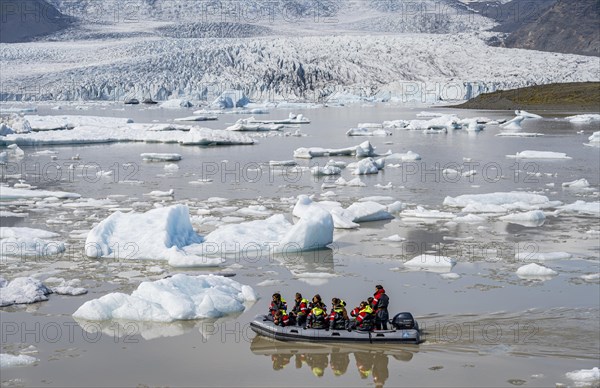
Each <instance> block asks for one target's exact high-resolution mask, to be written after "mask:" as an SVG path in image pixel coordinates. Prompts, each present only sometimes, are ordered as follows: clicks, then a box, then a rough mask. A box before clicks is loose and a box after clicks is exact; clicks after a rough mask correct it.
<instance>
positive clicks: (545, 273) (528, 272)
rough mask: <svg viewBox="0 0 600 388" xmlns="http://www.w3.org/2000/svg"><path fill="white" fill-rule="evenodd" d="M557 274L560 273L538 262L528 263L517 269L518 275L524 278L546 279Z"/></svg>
mask: <svg viewBox="0 0 600 388" xmlns="http://www.w3.org/2000/svg"><path fill="white" fill-rule="evenodd" d="M556 275H558V272H556V271H554V270H552V269H550V268H548V267H544V266H543V265H539V264H536V263H531V264H527V265H524V266H522V267H519V269H517V276H518V277H520V278H523V279H541V280H545V279H548V278H551V277H552V276H556Z"/></svg>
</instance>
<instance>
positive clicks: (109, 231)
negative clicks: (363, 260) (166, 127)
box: [86, 205, 333, 267]
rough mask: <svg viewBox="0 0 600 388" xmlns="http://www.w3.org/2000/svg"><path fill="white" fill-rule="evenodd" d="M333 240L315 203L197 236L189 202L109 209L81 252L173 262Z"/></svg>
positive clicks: (196, 262) (201, 262)
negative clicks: (293, 217) (291, 215)
mask: <svg viewBox="0 0 600 388" xmlns="http://www.w3.org/2000/svg"><path fill="white" fill-rule="evenodd" d="M140 226H143V227H140ZM332 241H333V220H332V218H331V215H330V214H329V212H327V211H326V210H324V209H320V208H311V209H308V210H307V211H306V212H304V213H303V214H302V215H301V218H300V220H299V221H298V222H297V223H296V224H292V223H291V222H289V221H287V220H286V219H285V217H284V216H283V215H282V214H278V215H275V216H272V217H270V218H268V219H266V220H258V221H251V222H245V223H241V224H235V225H225V226H221V227H219V228H218V229H216V230H215V231H213V232H212V233H209V234H208V235H206V236H204V237H202V236H199V235H198V234H196V232H195V231H194V230H193V228H192V225H191V221H190V217H189V210H188V208H187V207H186V206H183V205H176V206H171V207H165V208H159V209H153V210H150V211H148V212H146V213H128V214H124V213H120V212H115V213H113V214H112V215H110V216H109V217H108V218H107V219H105V220H104V221H102V222H101V223H100V224H98V225H97V226H96V227H94V229H92V231H91V232H90V233H89V234H88V237H87V240H86V254H87V255H88V256H90V257H112V256H114V257H118V258H124V259H155V260H169V264H170V265H171V266H175V267H194V266H214V265H220V264H221V262H222V260H221V258H220V256H221V255H223V254H227V253H239V252H242V251H243V252H248V251H264V252H268V253H272V252H283V251H286V252H289V251H306V250H315V249H321V248H324V247H326V246H327V245H329V244H330V243H331V242H332Z"/></svg>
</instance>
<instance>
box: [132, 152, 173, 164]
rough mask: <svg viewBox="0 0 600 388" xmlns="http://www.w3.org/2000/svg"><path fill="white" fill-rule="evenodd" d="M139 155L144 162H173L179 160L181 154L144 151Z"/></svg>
mask: <svg viewBox="0 0 600 388" xmlns="http://www.w3.org/2000/svg"><path fill="white" fill-rule="evenodd" d="M140 156H141V157H142V159H143V160H144V161H146V162H175V161H178V160H181V155H179V154H157V153H144V154H140Z"/></svg>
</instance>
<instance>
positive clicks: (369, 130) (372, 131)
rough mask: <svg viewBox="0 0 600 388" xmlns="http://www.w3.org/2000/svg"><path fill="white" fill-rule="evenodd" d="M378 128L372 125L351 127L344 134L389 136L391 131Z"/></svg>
mask: <svg viewBox="0 0 600 388" xmlns="http://www.w3.org/2000/svg"><path fill="white" fill-rule="evenodd" d="M379 126H380V128H373V127H359V128H351V129H349V130H348V131H347V132H346V136H391V135H392V132H390V131H388V130H385V129H382V128H381V124H380V125H379Z"/></svg>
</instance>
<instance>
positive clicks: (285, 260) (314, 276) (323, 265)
mask: <svg viewBox="0 0 600 388" xmlns="http://www.w3.org/2000/svg"><path fill="white" fill-rule="evenodd" d="M274 258H275V260H278V261H279V262H281V264H283V265H284V266H285V267H286V268H287V269H289V270H290V272H291V273H292V275H293V276H294V277H296V278H298V279H299V280H300V281H303V282H305V283H307V284H309V285H311V286H321V285H323V284H325V283H327V282H328V281H329V279H330V278H332V277H336V276H338V275H337V274H336V273H335V266H334V260H333V250H332V249H329V248H327V249H321V250H318V251H313V252H293V253H286V254H278V255H275V256H274Z"/></svg>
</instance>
